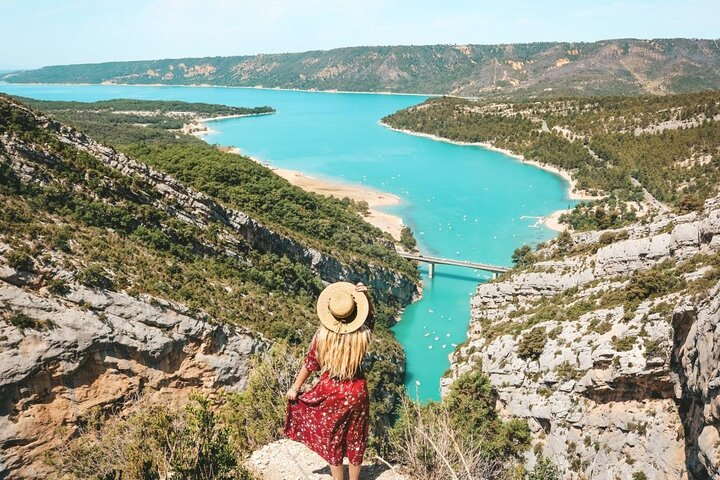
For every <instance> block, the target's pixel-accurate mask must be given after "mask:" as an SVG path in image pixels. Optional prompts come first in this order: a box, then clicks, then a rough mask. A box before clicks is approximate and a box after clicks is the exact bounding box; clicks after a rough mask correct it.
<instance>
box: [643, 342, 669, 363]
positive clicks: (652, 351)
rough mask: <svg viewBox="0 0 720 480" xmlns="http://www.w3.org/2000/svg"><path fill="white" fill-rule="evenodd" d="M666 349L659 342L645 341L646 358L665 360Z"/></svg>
mask: <svg viewBox="0 0 720 480" xmlns="http://www.w3.org/2000/svg"><path fill="white" fill-rule="evenodd" d="M664 357H665V349H664V348H663V347H662V344H661V343H660V342H658V341H657V340H648V339H645V358H648V359H650V358H664Z"/></svg>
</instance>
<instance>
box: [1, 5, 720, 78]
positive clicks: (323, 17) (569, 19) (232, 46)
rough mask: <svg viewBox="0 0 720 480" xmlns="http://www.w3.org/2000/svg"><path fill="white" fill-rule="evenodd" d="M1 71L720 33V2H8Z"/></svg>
mask: <svg viewBox="0 0 720 480" xmlns="http://www.w3.org/2000/svg"><path fill="white" fill-rule="evenodd" d="M0 32H2V40H1V41H0V70H9V69H22V68H36V67H40V66H45V65H61V64H71V63H95V62H105V61H118V60H142V59H158V58H181V57H200V56H224V55H248V54H256V53H280V52H298V51H305V50H325V49H330V48H337V47H346V46H359V45H400V44H402V45H427V44H438V43H442V44H464V43H475V44H492V43H524V42H538V41H596V40H602V39H611V38H628V37H632V38H669V37H691V38H712V39H717V38H720V0H672V1H670V0H625V1H612V0H609V1H603V0H574V1H570V0H504V1H503V0H501V1H497V0H494V1H489V0H475V1H472V0H439V1H438V0H435V1H431V0H402V1H401V0H253V1H246V0H202V1H200V0H113V1H111V0H0Z"/></svg>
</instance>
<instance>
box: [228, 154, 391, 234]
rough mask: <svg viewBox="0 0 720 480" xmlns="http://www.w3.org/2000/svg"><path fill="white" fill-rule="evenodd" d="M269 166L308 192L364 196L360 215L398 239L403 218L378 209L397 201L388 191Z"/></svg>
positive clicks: (357, 200)
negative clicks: (365, 206)
mask: <svg viewBox="0 0 720 480" xmlns="http://www.w3.org/2000/svg"><path fill="white" fill-rule="evenodd" d="M220 149H221V150H223V151H224V152H228V153H234V154H237V155H243V153H242V151H241V150H240V149H239V148H236V147H220ZM248 158H252V157H248ZM253 160H255V161H256V162H257V161H258V160H257V159H253ZM258 163H260V162H258ZM269 168H270V169H271V170H272V171H273V172H275V173H277V174H278V175H280V176H281V177H283V178H284V179H285V180H287V181H288V182H290V183H292V184H293V185H295V186H297V187H300V188H302V189H303V190H305V191H307V192H313V193H317V194H319V195H325V196H327V197H335V198H344V197H348V198H349V199H351V200H354V201H356V202H360V201H363V200H364V201H366V202H367V204H368V211H369V212H370V213H369V215H367V216H365V217H363V219H364V220H365V221H366V222H368V223H369V224H371V225H374V226H375V227H377V228H379V229H380V230H382V231H383V232H387V233H389V234H390V235H391V236H392V237H393V238H394V239H395V240H400V231H401V230H402V227H403V222H402V219H401V218H400V217H398V216H396V215H391V214H389V213H385V212H383V211H381V210H379V207H387V206H391V205H398V204H400V203H401V200H400V197H397V196H395V195H392V194H390V193H385V192H380V191H378V190H374V189H372V188H369V187H365V186H362V185H356V184H349V183H342V182H334V181H330V180H325V179H320V178H315V177H312V176H310V175H306V174H304V173H302V172H298V171H297V170H288V169H285V168H273V167H269Z"/></svg>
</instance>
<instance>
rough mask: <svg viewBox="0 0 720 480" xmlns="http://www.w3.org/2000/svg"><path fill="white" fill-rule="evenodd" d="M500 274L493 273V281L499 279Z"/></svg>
mask: <svg viewBox="0 0 720 480" xmlns="http://www.w3.org/2000/svg"><path fill="white" fill-rule="evenodd" d="M497 276H498V274H497V272H492V279H493V280H495V279H496V278H497Z"/></svg>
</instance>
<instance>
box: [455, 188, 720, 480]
mask: <svg viewBox="0 0 720 480" xmlns="http://www.w3.org/2000/svg"><path fill="white" fill-rule="evenodd" d="M719 252H720V197H716V198H714V199H711V200H708V201H707V202H706V203H705V208H704V210H703V211H702V212H701V213H698V214H695V213H693V214H689V215H685V216H675V215H671V214H664V215H660V216H656V217H655V218H653V219H652V220H647V221H646V222H645V223H642V224H636V225H633V226H631V227H628V228H625V229H621V230H615V231H605V232H590V233H576V234H573V235H572V236H571V237H565V238H563V237H561V238H560V239H558V240H556V241H554V242H553V243H551V244H550V245H548V246H544V247H542V248H540V249H539V250H538V251H537V252H536V253H535V254H534V255H535V257H534V259H535V260H537V261H536V262H535V263H533V264H532V265H531V266H529V267H525V268H518V269H516V270H514V271H513V272H511V273H510V274H508V275H506V276H503V277H501V278H500V279H499V280H497V281H495V282H492V283H488V284H483V285H480V286H479V287H478V289H477V293H476V294H475V295H474V297H473V299H472V321H471V326H470V331H469V340H468V342H467V344H465V345H463V346H462V347H461V348H460V349H458V350H457V351H456V352H455V353H454V354H453V355H452V357H451V360H452V367H451V371H450V372H449V374H448V376H447V377H446V378H444V379H443V388H444V389H447V387H448V385H450V384H451V383H452V381H453V378H455V377H456V376H457V375H458V374H460V373H462V372H464V371H467V370H469V369H472V368H481V369H482V370H483V371H484V372H485V373H486V374H487V375H488V376H489V377H490V379H491V381H492V383H493V385H494V386H495V387H496V388H497V390H498V393H499V399H500V400H499V402H500V405H499V406H500V408H501V409H502V411H503V412H504V413H505V414H506V415H510V416H516V417H521V418H526V419H527V420H528V421H529V423H530V425H531V427H532V429H533V430H534V443H535V449H534V453H533V454H531V455H529V461H530V463H533V462H534V459H536V458H537V456H538V455H545V456H548V457H550V458H551V459H552V460H553V462H556V463H557V464H558V465H559V466H560V467H561V469H562V471H563V472H564V478H597V479H614V478H631V477H632V478H635V477H633V475H636V476H637V478H694V479H707V478H720V467H719V465H720V435H719V434H718V428H720V413H719V410H718V408H719V407H720V399H718V386H719V385H720V378H719V377H718V371H719V370H718V365H720V350H718V348H717V345H718V339H719V338H718V335H719V334H718V323H719V322H720V260H719V259H720V254H719ZM642 474H644V475H645V476H642Z"/></svg>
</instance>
